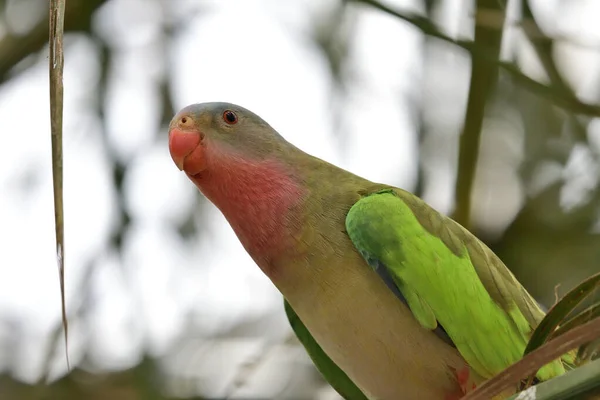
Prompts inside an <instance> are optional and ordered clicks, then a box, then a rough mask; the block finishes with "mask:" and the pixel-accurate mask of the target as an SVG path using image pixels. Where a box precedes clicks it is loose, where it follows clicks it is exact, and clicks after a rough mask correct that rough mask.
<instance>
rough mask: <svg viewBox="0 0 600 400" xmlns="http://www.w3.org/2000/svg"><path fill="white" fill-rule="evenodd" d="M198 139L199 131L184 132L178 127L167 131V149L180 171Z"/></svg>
mask: <svg viewBox="0 0 600 400" xmlns="http://www.w3.org/2000/svg"><path fill="white" fill-rule="evenodd" d="M200 139H201V135H200V133H199V132H185V131H180V130H178V129H172V130H171V131H170V132H169V151H170V152H171V158H172V159H173V161H174V162H175V165H177V168H179V170H180V171H183V169H184V166H185V160H186V158H187V156H189V155H190V154H192V152H193V151H194V150H195V149H196V148H197V147H198V145H199V144H200Z"/></svg>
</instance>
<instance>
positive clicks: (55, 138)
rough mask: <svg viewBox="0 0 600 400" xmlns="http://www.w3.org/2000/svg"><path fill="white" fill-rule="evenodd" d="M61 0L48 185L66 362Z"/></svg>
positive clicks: (53, 17)
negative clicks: (50, 177) (50, 173)
mask: <svg viewBox="0 0 600 400" xmlns="http://www.w3.org/2000/svg"><path fill="white" fill-rule="evenodd" d="M65 1H66V0H51V1H50V14H49V15H50V23H49V25H50V40H49V44H50V46H49V47H50V57H49V64H50V65H49V68H50V126H51V137H52V184H53V188H54V225H55V231H56V258H57V261H58V274H59V280H60V299H61V309H62V324H63V328H64V331H65V353H66V357H67V367H68V368H69V369H70V365H69V350H68V323H67V311H66V305H65V268H64V262H65V260H64V252H65V239H64V212H63V154H62V152H63V149H62V133H63V132H62V131H63V66H64V55H63V36H64V24H65Z"/></svg>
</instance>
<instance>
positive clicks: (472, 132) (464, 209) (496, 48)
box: [454, 0, 503, 229]
mask: <svg viewBox="0 0 600 400" xmlns="http://www.w3.org/2000/svg"><path fill="white" fill-rule="evenodd" d="M482 2H483V3H487V4H486V6H487V7H497V11H502V10H501V8H500V7H501V6H500V4H499V3H498V2H497V1H495V0H487V1H482ZM482 2H478V6H481V3H482ZM478 11H479V8H478ZM502 17H503V15H502ZM502 19H503V18H502ZM501 41H502V30H499V29H496V28H495V27H493V28H490V27H489V26H486V25H481V24H477V25H476V26H475V42H474V45H475V46H476V47H478V48H479V47H481V48H487V49H490V50H489V51H490V53H493V54H494V58H496V59H498V58H499V57H500V43H501ZM497 80H498V66H497V64H490V63H487V62H485V60H482V59H480V58H477V57H472V58H471V83H470V85H469V99H468V102H467V113H466V115H465V124H464V127H463V132H462V135H461V136H460V146H459V153H458V171H457V175H456V190H455V192H454V196H455V197H454V198H455V205H456V206H455V207H456V208H455V210H454V219H455V220H456V221H457V222H458V223H460V224H461V225H463V226H464V227H465V228H467V229H469V228H470V225H471V224H470V220H471V194H472V191H473V190H472V189H473V183H474V181H475V172H476V170H477V159H478V158H479V144H480V142H481V129H482V126H483V119H484V116H485V106H486V103H487V101H488V99H489V98H490V97H491V95H492V92H493V90H494V87H495V85H496V82H497Z"/></svg>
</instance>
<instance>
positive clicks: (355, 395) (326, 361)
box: [284, 300, 368, 400]
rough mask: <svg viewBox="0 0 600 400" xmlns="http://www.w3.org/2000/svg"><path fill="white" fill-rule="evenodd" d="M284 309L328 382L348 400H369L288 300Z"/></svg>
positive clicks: (295, 331)
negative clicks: (318, 340) (316, 338)
mask: <svg viewBox="0 0 600 400" xmlns="http://www.w3.org/2000/svg"><path fill="white" fill-rule="evenodd" d="M284 308H285V313H286V315H287V317H288V320H289V321H290V325H291V326H292V329H293V330H294V333H295V334H296V336H297V337H298V339H299V340H300V343H302V345H303V346H304V348H305V349H306V352H307V353H308V355H309V356H310V358H311V359H312V361H313V363H314V364H315V366H316V367H317V369H318V370H319V372H320V373H321V374H322V375H323V377H324V378H325V379H326V380H327V382H329V384H330V385H331V386H332V387H333V388H334V389H335V390H336V391H337V392H338V393H339V394H340V395H341V396H342V397H343V398H344V399H346V400H368V399H367V397H366V396H365V395H364V394H363V393H362V392H361V391H360V389H359V388H358V387H357V386H356V385H355V384H354V382H352V381H351V380H350V378H348V375H346V373H345V372H344V371H342V370H341V369H340V368H339V367H338V366H337V365H336V364H335V363H334V362H333V361H331V359H330V358H329V357H328V356H327V354H325V352H324V351H323V349H321V346H319V344H318V343H317V342H316V341H315V339H314V338H313V337H312V335H311V334H310V332H309V331H308V329H306V326H304V324H303V323H302V321H301V320H300V317H298V315H297V314H296V312H295V311H294V310H293V309H292V306H290V304H289V303H288V302H287V300H284Z"/></svg>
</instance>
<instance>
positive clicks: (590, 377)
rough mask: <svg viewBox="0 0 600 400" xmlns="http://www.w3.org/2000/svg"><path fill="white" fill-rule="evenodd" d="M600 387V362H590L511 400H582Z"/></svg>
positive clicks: (525, 391)
mask: <svg viewBox="0 0 600 400" xmlns="http://www.w3.org/2000/svg"><path fill="white" fill-rule="evenodd" d="M598 387H600V360H596V361H593V362H590V363H588V364H586V365H583V366H581V367H579V368H577V369H576V370H573V371H569V372H567V373H566V374H564V375H561V376H557V377H556V378H554V379H550V380H549V381H546V382H542V383H538V384H537V385H535V386H532V387H530V388H529V389H527V390H524V391H522V392H520V393H517V394H515V395H514V396H512V397H510V398H509V400H517V399H519V400H521V399H530V398H532V399H533V398H534V399H536V400H561V399H573V400H575V399H582V395H584V394H590V391H593V390H595V389H597V388H598ZM528 395H529V396H528ZM588 399H589V400H591V399H592V398H591V397H588Z"/></svg>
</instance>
